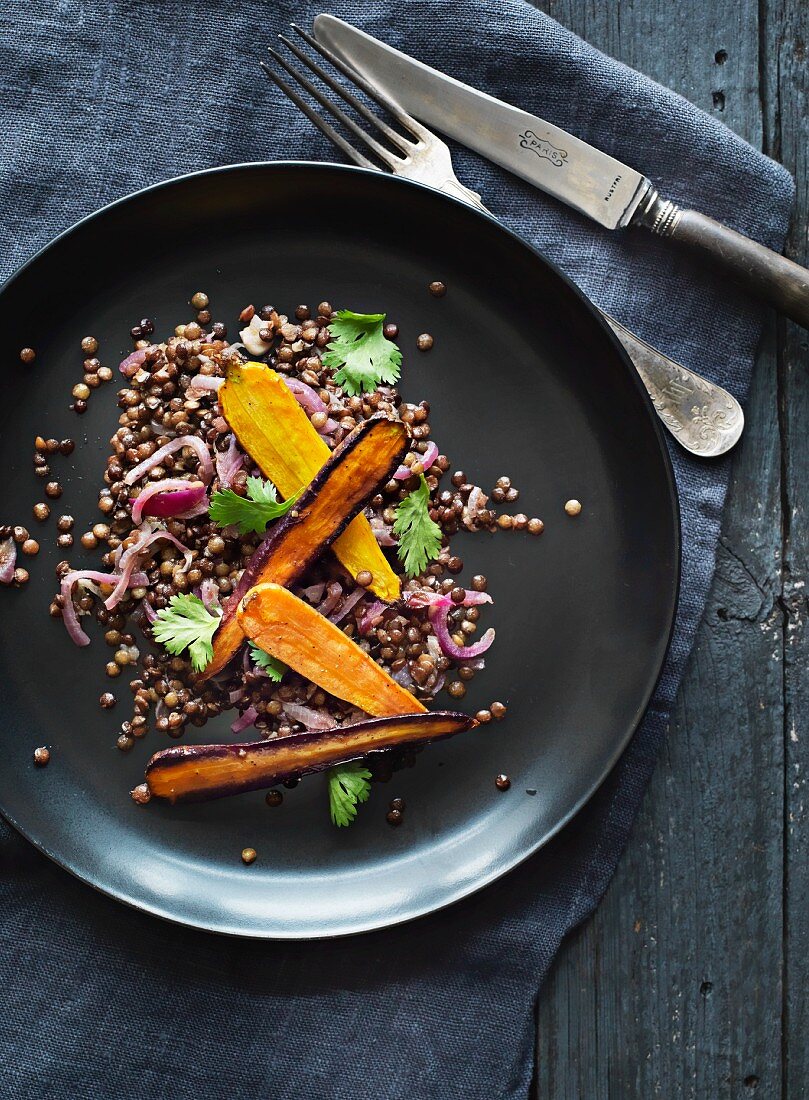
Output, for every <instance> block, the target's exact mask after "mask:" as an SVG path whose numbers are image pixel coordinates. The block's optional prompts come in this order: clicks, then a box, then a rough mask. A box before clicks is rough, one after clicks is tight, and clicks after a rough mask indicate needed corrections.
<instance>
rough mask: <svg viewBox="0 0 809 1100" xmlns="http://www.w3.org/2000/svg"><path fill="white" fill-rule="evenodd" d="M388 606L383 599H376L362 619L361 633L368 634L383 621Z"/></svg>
mask: <svg viewBox="0 0 809 1100" xmlns="http://www.w3.org/2000/svg"><path fill="white" fill-rule="evenodd" d="M387 606H388V605H387V604H386V603H383V602H382V600H374V602H373V603H372V604H371V606H370V607H368V608H366V610H365V614H364V615H363V616H362V618H361V619H360V634H367V633H368V631H369V630H371V628H372V627H374V626H376V625H377V623H379V622H381V621H382V616H383V615H384V613H385V610H386V609H387Z"/></svg>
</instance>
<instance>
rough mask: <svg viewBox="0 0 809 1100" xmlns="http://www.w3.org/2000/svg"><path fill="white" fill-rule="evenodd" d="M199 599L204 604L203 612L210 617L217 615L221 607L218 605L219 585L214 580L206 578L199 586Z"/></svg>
mask: <svg viewBox="0 0 809 1100" xmlns="http://www.w3.org/2000/svg"><path fill="white" fill-rule="evenodd" d="M199 598H200V599H201V600H202V602H203V603H204V604H205V610H206V611H210V613H211V614H212V615H219V614H220V613H221V611H222V607H221V605H220V603H219V585H218V584H217V583H216V581H215V580H212V579H211V578H210V577H206V578H205V580H204V581H203V582H202V584H201V585H200V586H199Z"/></svg>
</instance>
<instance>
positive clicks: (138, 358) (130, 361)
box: [118, 344, 157, 378]
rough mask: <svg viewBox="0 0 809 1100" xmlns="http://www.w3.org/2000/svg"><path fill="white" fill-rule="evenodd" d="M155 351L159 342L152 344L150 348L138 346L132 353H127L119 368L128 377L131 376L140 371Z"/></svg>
mask: <svg viewBox="0 0 809 1100" xmlns="http://www.w3.org/2000/svg"><path fill="white" fill-rule="evenodd" d="M155 351H157V344H150V345H149V347H148V348H138V350H137V351H133V352H132V354H131V355H127V357H126V359H124V360H122V362H121V363H120V364H119V366H118V370H119V371H120V372H121V374H123V375H124V376H125V377H126V378H131V377H132V375H133V374H137V373H138V371H139V370H140V369H141V367H142V366H143V364H144V363H145V362H146V360H147V358H148V357H149V355H151V354H152V353H153V352H155Z"/></svg>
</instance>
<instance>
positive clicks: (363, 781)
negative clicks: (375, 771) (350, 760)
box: [328, 764, 371, 826]
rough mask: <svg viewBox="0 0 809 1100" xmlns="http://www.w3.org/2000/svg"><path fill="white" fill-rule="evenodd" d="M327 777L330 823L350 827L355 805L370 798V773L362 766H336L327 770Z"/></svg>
mask: <svg viewBox="0 0 809 1100" xmlns="http://www.w3.org/2000/svg"><path fill="white" fill-rule="evenodd" d="M328 776H329V812H330V814H331V819H332V823H333V824H334V825H337V826H344V825H350V824H351V822H352V821H353V820H354V818H355V817H356V816H357V803H359V802H367V801H368V799H369V798H370V797H371V782H370V780H371V773H370V772H369V771H368V769H367V768H366V767H365V766H364V765H363V764H338V765H337V767H336V768H330V769H329V772H328Z"/></svg>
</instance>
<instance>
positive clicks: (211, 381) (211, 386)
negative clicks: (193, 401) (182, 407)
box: [188, 374, 225, 393]
mask: <svg viewBox="0 0 809 1100" xmlns="http://www.w3.org/2000/svg"><path fill="white" fill-rule="evenodd" d="M224 381H225V380H224V378H219V377H218V376H217V375H215V374H195V375H194V377H193V378H192V379H191V381H190V382H189V384H188V389H189V390H207V391H208V392H209V393H216V391H217V390H218V389H219V388H220V386H221V385H222V384H223V382H224Z"/></svg>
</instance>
